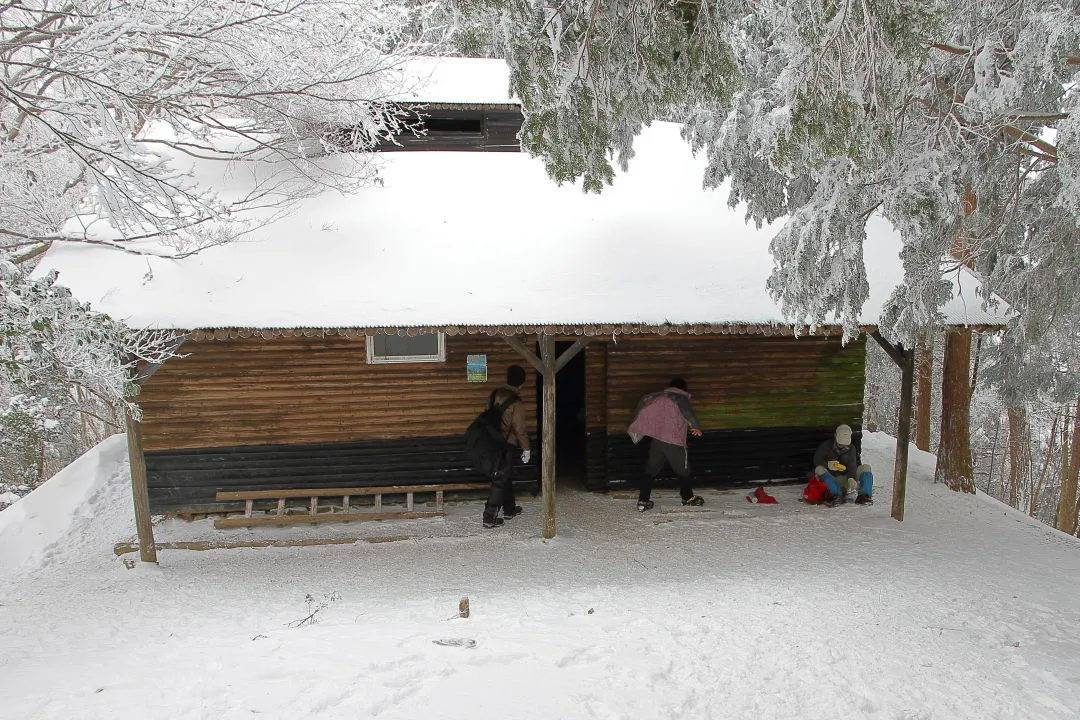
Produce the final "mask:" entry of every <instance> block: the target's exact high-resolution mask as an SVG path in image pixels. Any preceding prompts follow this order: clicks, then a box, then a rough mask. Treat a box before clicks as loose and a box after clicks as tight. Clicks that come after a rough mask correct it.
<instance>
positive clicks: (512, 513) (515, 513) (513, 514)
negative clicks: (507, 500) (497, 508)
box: [503, 505, 521, 520]
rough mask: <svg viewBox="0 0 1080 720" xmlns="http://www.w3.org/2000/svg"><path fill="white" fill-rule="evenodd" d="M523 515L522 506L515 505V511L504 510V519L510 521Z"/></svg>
mask: <svg viewBox="0 0 1080 720" xmlns="http://www.w3.org/2000/svg"><path fill="white" fill-rule="evenodd" d="M520 514H521V506H520V505H515V506H514V509H513V510H503V517H505V518H506V519H507V520H509V519H510V518H512V517H517V516H518V515H520Z"/></svg>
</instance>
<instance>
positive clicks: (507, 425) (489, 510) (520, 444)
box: [484, 365, 532, 528]
mask: <svg viewBox="0 0 1080 720" xmlns="http://www.w3.org/2000/svg"><path fill="white" fill-rule="evenodd" d="M524 384H525V369H524V368H523V367H521V366H520V365H511V366H510V367H508V368H507V369H506V385H503V386H502V387H501V388H498V389H496V390H495V392H493V393H492V394H491V401H492V404H493V405H501V404H503V403H505V402H507V401H508V400H513V402H511V403H510V404H509V405H507V406H506V409H505V410H503V414H502V436H503V439H505V440H506V443H507V444H506V451H505V452H504V453H503V457H502V461H501V462H500V464H499V469H498V470H496V471H495V474H494V475H493V476H492V478H491V490H490V491H489V492H488V499H487V503H486V504H485V505H484V527H485V528H496V527H499V526H500V525H502V524H503V518H501V517H499V510H500V509H501V510H502V511H503V517H507V518H512V517H514V516H515V515H520V514H521V506H520V505H517V504H516V502H515V499H514V484H513V482H512V481H511V479H510V469H511V468H513V467H514V463H515V462H516V461H517V460H518V459H519V458H520V459H521V462H523V463H528V462H529V460H530V459H531V458H530V456H531V454H532V453H531V452H530V451H529V432H528V429H527V427H526V425H525V408H524V406H523V405H522V403H521V387H522V386H523V385H524Z"/></svg>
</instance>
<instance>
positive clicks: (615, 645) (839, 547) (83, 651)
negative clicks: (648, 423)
mask: <svg viewBox="0 0 1080 720" xmlns="http://www.w3.org/2000/svg"><path fill="white" fill-rule="evenodd" d="M119 443H120V441H119V440H118V439H116V438H113V439H111V440H109V441H107V442H106V444H104V445H103V446H99V448H98V449H96V450H94V451H92V452H91V454H90V455H88V456H87V457H85V458H83V460H82V461H81V464H80V465H77V466H73V467H72V468H69V470H68V471H65V473H66V474H64V475H61V476H59V478H60V479H61V480H62V481H63V483H66V490H65V492H64V495H65V496H66V497H67V498H68V499H69V500H72V502H71V503H70V504H69V505H68V510H67V512H68V513H69V515H68V516H64V515H63V510H62V508H61V507H57V514H55V515H54V516H53V517H52V518H47V517H46V516H45V515H44V514H43V512H42V507H41V506H43V505H53V504H55V503H56V502H57V501H58V498H56V497H55V496H54V497H53V498H52V499H51V500H50V499H48V498H47V496H45V495H44V494H43V491H46V490H48V488H49V487H50V486H51V485H52V483H53V482H55V481H50V482H49V483H46V485H45V486H44V487H43V488H42V489H40V490H38V491H35V492H34V493H32V494H31V495H29V496H28V497H26V498H25V499H24V500H22V501H20V502H19V503H17V504H16V505H15V506H14V507H13V508H11V509H9V510H6V511H4V512H3V513H0V528H3V531H2V534H0V557H4V558H8V559H9V556H10V555H12V554H14V555H16V556H19V557H22V558H34V560H33V563H32V565H33V566H32V567H29V568H27V567H24V568H23V569H22V570H20V571H14V570H13V569H12V567H11V566H12V565H13V563H11V562H6V561H5V563H4V564H3V565H0V647H2V648H3V652H0V698H3V700H4V702H3V703H0V718H3V719H4V720H8V719H10V720H16V719H18V720H28V719H31V718H33V719H36V718H42V719H44V718H50V719H51V718H57V719H59V718H63V719H64V720H72V719H76V718H86V719H91V718H93V719H95V720H97V719H100V718H109V719H110V720H112V719H124V718H133V719H134V718H138V719H139V720H144V719H156V718H161V719H163V720H164V719H168V720H181V719H191V720H194V719H203V718H205V719H207V720H209V719H211V718H212V719H213V720H236V719H239V718H255V717H259V718H283V719H284V718H287V719H288V720H306V719H308V718H319V719H325V718H350V719H353V718H369V717H379V718H401V719H403V720H404V719H406V718H407V719H409V720H416V719H418V718H439V719H444V718H445V719H456V718H462V719H465V718H467V719H469V720H477V719H480V718H514V719H515V720H518V719H522V720H533V719H536V720H552V719H554V718H558V719H560V720H564V719H577V718H581V719H583V720H585V719H592V718H627V719H630V718H633V719H634V720H638V719H640V718H725V719H730V718H748V719H754V720H758V719H765V720H771V719H780V718H784V719H789V718H800V719H809V720H825V719H830V720H832V719H835V718H870V719H873V720H886V719H888V720H931V719H935V720H936V719H941V720H953V719H955V718H973V719H974V718H978V719H979V720H984V719H986V718H1001V719H1002V720H1004V719H1009V720H1013V719H1016V718H1025V719H1042V718H1046V719H1058V718H1060V719H1063V720H1064V719H1067V720H1075V718H1076V717H1078V716H1080V634H1078V631H1077V628H1078V627H1080V608H1078V607H1077V603H1076V597H1077V596H1078V592H1080V543H1078V542H1077V540H1075V539H1073V538H1068V537H1066V536H1064V535H1062V534H1060V533H1057V532H1056V531H1053V530H1051V529H1048V528H1046V527H1044V526H1042V525H1039V524H1038V523H1037V522H1035V521H1033V520H1031V519H1029V518H1026V517H1025V516H1023V515H1022V514H1020V513H1017V512H1014V511H1011V510H1008V509H1006V508H1004V507H1003V506H1001V505H1000V504H999V503H997V502H995V501H992V500H990V499H989V498H985V497H983V496H979V497H971V496H959V495H956V494H953V493H951V492H950V491H948V490H947V489H945V488H943V487H941V486H935V485H932V484H931V482H930V477H931V470H932V463H933V459H932V457H930V456H928V455H926V454H924V453H919V452H916V451H913V457H912V460H913V467H912V474H913V477H912V480H911V482H910V484H909V490H908V499H909V503H908V519H907V521H906V522H904V523H902V524H901V523H897V522H895V521H893V520H892V519H891V518H889V516H888V505H889V502H888V498H889V494H890V488H889V487H888V483H887V482H881V483H879V484H880V487H879V490H878V492H879V498H878V499H879V502H878V504H877V505H875V506H873V507H870V508H862V507H857V506H844V507H840V508H835V509H828V508H819V507H806V506H804V505H802V504H800V503H797V502H795V497H796V495H797V492H798V489H797V488H780V489H777V490H776V491H775V492H774V494H776V495H777V497H778V498H779V499H780V504H779V505H776V506H758V505H751V504H749V503H747V502H746V501H745V500H743V499H742V493H741V492H739V493H725V492H720V491H717V490H712V489H704V490H702V494H703V495H704V497H705V498H706V500H707V505H706V506H705V507H704V508H701V509H693V510H691V511H688V512H685V511H684V509H683V508H681V507H679V506H678V501H677V499H676V495H675V493H674V492H672V491H662V492H660V493H659V497H658V498H657V499H658V503H657V508H656V510H655V511H653V512H650V513H647V514H644V515H639V514H637V513H635V512H634V511H633V509H632V505H633V502H632V500H630V499H624V498H621V497H610V496H607V495H594V494H584V493H576V492H573V491H564V492H562V493H561V494H560V496H559V536H558V537H557V538H556V539H555V540H554V541H551V542H547V543H544V542H542V541H541V540H540V539H539V538H538V535H539V528H538V503H537V502H536V501H530V500H528V499H526V500H524V501H523V503H522V504H523V505H525V514H524V515H523V516H522V517H521V518H516V519H515V520H513V521H511V523H510V525H509V526H508V527H506V528H503V529H501V530H499V531H483V530H481V529H480V528H479V525H480V522H479V520H480V511H481V506H480V504H479V503H475V502H470V503H463V504H460V505H457V506H454V507H452V508H451V513H450V514H449V515H448V516H447V517H446V518H440V519H432V520H421V521H403V522H393V523H390V522H388V523H367V524H364V523H355V524H352V525H347V526H341V527H339V528H336V529H334V530H333V531H331V530H330V528H316V529H291V530H287V531H286V530H279V531H276V532H277V533H278V537H301V536H305V535H307V536H310V535H314V534H329V533H331V532H337V533H338V534H352V535H358V536H384V537H385V536H395V535H408V536H411V537H410V539H409V540H406V541H400V542H387V543H380V544H368V543H357V544H354V545H335V546H322V547H306V548H259V549H243V550H215V551H208V552H192V551H162V552H161V557H160V559H161V565H160V566H159V567H155V566H142V565H140V566H137V567H135V568H134V569H127V568H126V567H125V566H124V565H123V564H122V562H121V560H120V559H118V558H115V557H113V556H112V555H111V554H110V552H109V546H110V545H111V543H112V542H114V541H120V540H129V539H131V537H132V522H131V520H130V511H129V508H130V493H128V492H127V491H126V490H125V483H126V477H125V475H126V472H125V467H124V461H123V458H122V454H121V453H119V452H118V450H119V448H120V447H121V445H120V444H119ZM892 448H893V441H892V440H891V438H888V437H887V436H884V435H880V434H867V436H866V438H865V453H864V454H865V457H866V459H867V460H869V461H870V462H872V463H873V464H874V465H875V466H876V468H877V470H878V474H879V475H880V476H885V477H886V478H887V477H888V476H889V469H891V467H892ZM691 452H693V448H692V447H691ZM43 498H44V500H43ZM95 498H96V500H95ZM82 499H87V500H88V502H89V504H90V508H89V510H88V511H87V512H83V513H82V515H83V516H82V517H76V511H75V510H74V509H73V508H74V507H75V506H76V505H77V504H78V503H77V502H75V501H81V500H82ZM20 505H24V507H22V508H21V509H19V506H20ZM13 510H17V512H16V514H15V515H14V516H13V515H11V513H12V512H13ZM87 516H94V517H95V518H97V521H96V522H88V521H87ZM13 517H14V519H12V518H13ZM34 518H37V519H36V520H35V519H34ZM65 526H67V527H65ZM20 527H22V528H24V529H25V530H26V531H27V532H30V533H35V534H37V535H38V536H40V538H41V540H40V542H41V543H42V544H43V545H44V546H51V547H53V548H54V549H55V548H56V547H58V545H57V543H56V540H57V539H58V538H60V537H62V536H65V532H66V533H67V535H66V539H65V543H63V545H65V546H67V547H70V549H71V551H70V552H46V551H44V549H43V548H39V550H38V551H32V550H29V549H28V546H29V545H32V544H33V543H26V544H23V545H15V546H12V545H11V544H10V543H11V540H12V538H17V537H19V531H18V529H19V528H20ZM156 532H157V534H158V540H159V541H160V542H168V541H175V540H180V539H193V538H204V539H209V538H219V539H220V538H223V537H230V538H233V539H239V538H245V537H247V538H251V537H255V535H254V534H251V533H248V532H247V531H236V532H235V533H228V534H225V533H221V532H216V531H214V530H213V529H212V527H211V526H210V524H209V523H208V522H202V521H200V522H196V523H184V522H182V521H174V520H169V521H166V522H164V523H161V524H159V525H158V526H157V528H156ZM72 536H75V537H72ZM125 557H127V558H133V557H136V556H133V555H128V556H125ZM335 593H336V594H337V595H338V596H340V599H337V600H336V601H333V602H329V601H328V598H330V597H333V596H334V595H333V594H335ZM307 595H310V596H311V597H312V598H313V599H314V600H315V601H316V605H317V604H318V603H320V602H327V605H326V607H325V608H324V609H323V610H321V611H319V613H318V615H317V618H318V619H319V622H318V623H317V624H314V625H307V626H303V627H290V623H292V622H293V621H296V620H299V619H301V618H303V617H304V616H305V615H307V614H308V612H309V611H308V607H307V604H306V602H305V596H307ZM462 596H468V597H469V598H470V600H471V603H472V617H471V618H469V619H451V616H452V615H453V614H455V613H456V611H457V603H458V599H459V598H460V597H462ZM436 640H471V641H474V642H475V646H474V647H472V648H465V647H454V646H444V645H439V644H436V643H435V642H434V641H436Z"/></svg>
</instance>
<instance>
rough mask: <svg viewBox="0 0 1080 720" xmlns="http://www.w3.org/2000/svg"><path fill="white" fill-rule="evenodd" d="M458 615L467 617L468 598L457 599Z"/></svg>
mask: <svg viewBox="0 0 1080 720" xmlns="http://www.w3.org/2000/svg"><path fill="white" fill-rule="evenodd" d="M457 606H458V617H463V618H467V617H469V598H467V597H463V598H461V599H460V600H458V604H457Z"/></svg>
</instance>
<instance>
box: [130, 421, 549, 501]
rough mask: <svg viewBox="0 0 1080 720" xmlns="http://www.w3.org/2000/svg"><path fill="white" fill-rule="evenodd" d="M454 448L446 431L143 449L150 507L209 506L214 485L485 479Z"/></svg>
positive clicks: (526, 471) (524, 470)
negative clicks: (416, 435) (400, 436)
mask: <svg viewBox="0 0 1080 720" xmlns="http://www.w3.org/2000/svg"><path fill="white" fill-rule="evenodd" d="M461 449H462V439H461V437H460V436H453V437H428V438H410V439H407V440H389V441H387V440H383V441H372V442H352V443H323V444H312V445H251V446H244V447H228V448H200V449H187V450H171V451H170V450H165V451H151V452H147V453H146V473H147V483H148V485H149V491H150V509H151V511H152V512H156V513H162V512H169V511H176V510H181V509H192V508H198V509H200V510H203V511H209V510H212V509H214V508H213V506H214V505H216V504H217V503H216V501H215V498H214V496H215V495H216V494H217V492H218V491H220V490H234V491H237V490H273V489H281V488H334V487H375V486H380V485H428V484H437V483H464V482H468V483H475V482H486V478H485V477H483V476H481V475H479V474H478V473H476V472H475V471H474V470H472V468H471V467H469V463H468V461H467V460H465V458H464V457H462V454H461ZM538 467H539V464H538V461H534V462H533V463H531V464H530V465H528V466H521V467H516V468H514V484H515V487H519V488H520V489H522V490H523V491H533V490H535V488H536V483H537V468H538ZM220 507H221V509H224V507H225V506H220Z"/></svg>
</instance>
